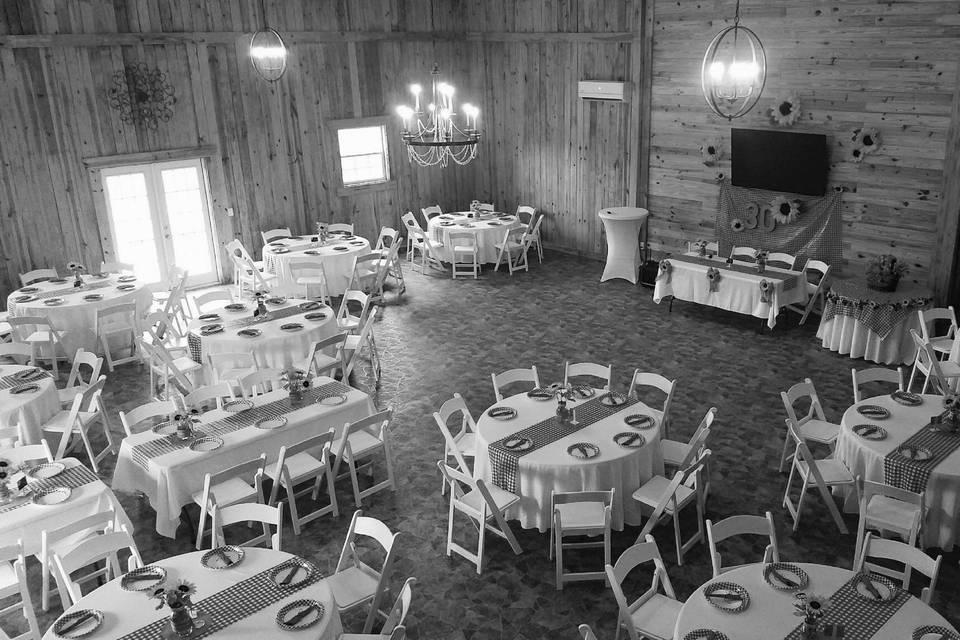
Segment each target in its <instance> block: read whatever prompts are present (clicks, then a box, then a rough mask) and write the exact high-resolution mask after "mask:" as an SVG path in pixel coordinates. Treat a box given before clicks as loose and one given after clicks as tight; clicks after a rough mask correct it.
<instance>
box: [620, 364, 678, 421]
mask: <svg viewBox="0 0 960 640" xmlns="http://www.w3.org/2000/svg"><path fill="white" fill-rule="evenodd" d="M676 387H677V381H676V380H670V379H668V378H666V377H664V376H662V375H660V374H659V373H648V372H645V371H640V369H635V370H634V372H633V377H632V378H630V388H629V389H628V390H627V395H628V396H631V397H636V398H637V399H638V400H640V401H642V402H643V403H644V404H645V405H647V407H649V408H650V410H651V411H653V414H654V415H653V417H654V418H656V419H657V420H659V422H660V437H661V438H666V437H669V435H670V406H671V404H673V392H674V390H675V389H676ZM640 389H656V390H657V391H659V392H660V393H662V394H663V404H662V405H661V408H660V409H657V408H656V407H655V406H654V405H653V404H652V402H647V401H645V400H643V397H647V396H646V394H643V397H641V394H640Z"/></svg>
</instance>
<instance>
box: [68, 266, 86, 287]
mask: <svg viewBox="0 0 960 640" xmlns="http://www.w3.org/2000/svg"><path fill="white" fill-rule="evenodd" d="M67 269H68V270H69V271H70V272H72V273H73V286H75V287H82V286H83V278H81V277H80V274H81V273H82V272H84V271H86V269H87V268H86V267H84V266H83V265H82V264H80V263H79V262H76V261H73V262H68V263H67Z"/></svg>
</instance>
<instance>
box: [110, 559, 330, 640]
mask: <svg viewBox="0 0 960 640" xmlns="http://www.w3.org/2000/svg"><path fill="white" fill-rule="evenodd" d="M300 562H303V560H301V559H299V558H290V559H289V560H286V561H284V562H281V563H280V564H279V565H276V566H275V567H270V568H269V569H267V570H266V571H261V572H260V573H258V574H257V575H255V576H251V577H249V578H247V579H246V580H242V581H240V582H238V583H236V584H233V585H230V586H229V587H227V588H226V589H224V590H223V591H218V592H217V593H215V594H213V595H212V596H210V597H209V598H204V599H203V600H200V601H199V602H196V603H194V604H195V605H196V607H197V609H198V610H199V611H200V612H201V613H202V614H204V617H205V618H206V624H205V625H204V626H202V627H199V628H197V629H195V630H194V632H193V633H192V634H191V635H190V637H191V638H194V639H198V638H206V637H207V636H209V635H212V634H214V633H217V632H219V631H222V630H224V629H226V628H227V627H229V626H230V625H232V624H236V623H237V622H239V621H241V620H243V619H244V618H246V617H248V616H252V615H253V614H255V613H257V612H258V611H262V610H263V609H266V608H267V607H269V606H270V605H273V604H276V603H277V602H280V601H281V600H284V599H286V598H289V597H290V596H291V595H293V594H295V593H296V592H298V591H301V590H303V589H305V588H307V587H309V586H311V585H314V584H316V583H317V582H320V581H321V580H323V578H324V576H323V574H322V573H321V572H320V570H319V569H317V567H316V566H314V565H313V564H312V563H310V566H311V568H312V569H313V572H312V573H311V574H310V577H309V578H308V579H306V580H304V581H303V582H301V583H299V584H296V585H292V586H285V587H281V586H280V585H278V584H277V583H276V582H274V580H273V579H272V578H271V577H270V573H271V572H272V571H273V570H274V569H275V568H276V567H281V571H282V570H283V568H285V567H293V566H294V565H296V564H299V563H300ZM308 562H309V561H308ZM197 571H206V569H203V568H201V567H200V566H198V567H197ZM225 575H226V574H225ZM330 613H331V612H329V611H326V612H324V615H325V616H328V615H330ZM169 624H170V620H169V618H166V617H165V618H161V619H160V620H155V621H154V622H151V623H150V624H148V625H146V626H143V627H140V628H139V629H137V630H136V631H132V632H130V633H128V634H127V635H125V636H121V638H120V639H119V640H155V639H156V638H161V637H163V629H164V627H166V626H167V625H169Z"/></svg>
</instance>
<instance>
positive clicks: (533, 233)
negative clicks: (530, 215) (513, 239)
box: [527, 214, 544, 264]
mask: <svg viewBox="0 0 960 640" xmlns="http://www.w3.org/2000/svg"><path fill="white" fill-rule="evenodd" d="M543 218H544V216H543V214H540V215H538V216H537V217H536V220H535V221H534V223H533V228H528V230H527V239H528V240H529V242H530V244H531V245H532V246H535V247H536V248H537V260H538V261H539V262H540V263H541V264H542V263H543V242H542V241H541V238H540V225H542V224H543Z"/></svg>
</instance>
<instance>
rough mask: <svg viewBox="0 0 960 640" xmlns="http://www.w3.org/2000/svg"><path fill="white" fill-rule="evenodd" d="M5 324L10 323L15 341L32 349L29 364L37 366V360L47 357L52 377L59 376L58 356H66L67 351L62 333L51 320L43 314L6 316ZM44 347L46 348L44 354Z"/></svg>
mask: <svg viewBox="0 0 960 640" xmlns="http://www.w3.org/2000/svg"><path fill="white" fill-rule="evenodd" d="M7 324H9V325H10V328H11V330H12V331H13V336H14V340H15V341H16V342H24V343H26V344H29V345H30V348H31V349H32V351H31V356H30V364H32V365H34V366H37V362H38V361H39V360H41V359H46V358H49V359H50V364H51V367H52V369H53V377H54V378H59V377H60V369H59V367H58V366H57V361H58V360H59V359H60V358H66V357H67V352H66V348H65V345H64V343H63V333H62V332H60V331H58V330H57V329H56V327H54V326H53V322H52V321H51V320H50V319H49V318H46V317H44V316H17V317H14V316H11V317H9V318H7ZM44 348H46V353H47V355H46V356H45V355H44Z"/></svg>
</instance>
